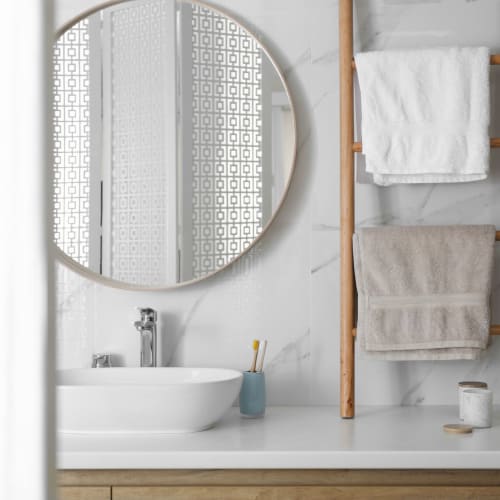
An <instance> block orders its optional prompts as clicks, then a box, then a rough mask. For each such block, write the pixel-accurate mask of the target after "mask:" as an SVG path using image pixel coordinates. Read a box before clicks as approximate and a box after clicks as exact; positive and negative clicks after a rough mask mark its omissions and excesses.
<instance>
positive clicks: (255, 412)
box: [240, 372, 266, 418]
mask: <svg viewBox="0 0 500 500" xmlns="http://www.w3.org/2000/svg"><path fill="white" fill-rule="evenodd" d="M265 412H266V377H265V376H264V372H243V383H242V384H241V391H240V413H241V415H242V416H243V417H246V418H259V417H263V416H264V413H265Z"/></svg>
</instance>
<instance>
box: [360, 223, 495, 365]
mask: <svg viewBox="0 0 500 500" xmlns="http://www.w3.org/2000/svg"><path fill="white" fill-rule="evenodd" d="M494 246H495V227H494V226H441V227H439V226H417V227H401V226H390V227H388V226H385V227H378V228H366V229H361V230H359V231H358V232H357V233H356V234H355V235H354V238H353V250H354V267H355V272H356V284H357V288H358V327H357V339H358V342H359V344H360V348H361V350H363V351H365V352H366V354H367V357H372V358H376V359H391V360H408V359H476V358H478V357H479V354H480V351H481V350H482V349H485V348H486V347H487V345H488V340H489V323H490V322H489V320H490V305H489V299H490V293H491V279H492V274H493V259H494Z"/></svg>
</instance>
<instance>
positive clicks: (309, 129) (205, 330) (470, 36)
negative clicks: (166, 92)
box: [58, 0, 500, 404]
mask: <svg viewBox="0 0 500 500" xmlns="http://www.w3.org/2000/svg"><path fill="white" fill-rule="evenodd" d="M90 1H91V0H88V1H84V0H79V1H78V2H75V0H59V6H60V8H59V19H60V20H62V19H64V18H67V17H69V16H70V15H71V11H72V12H73V13H75V12H77V10H78V8H79V7H80V6H83V5H88V4H89V2H90ZM214 4H215V5H217V6H220V7H223V8H227V9H228V10H229V11H230V12H231V13H232V14H234V15H235V16H237V17H238V18H240V20H242V21H243V22H244V24H245V25H247V26H248V27H250V28H251V29H253V30H254V31H255V32H257V33H258V34H259V36H260V37H261V39H262V41H263V42H264V43H265V44H266V45H267V46H268V47H269V49H270V50H271V52H272V53H273V55H274V56H275V57H276V59H277V61H278V63H279V64H280V66H281V67H282V68H283V69H284V71H285V74H286V77H287V80H288V82H289V84H290V87H291V90H292V97H293V100H294V102H295V106H296V110H297V116H298V128H299V140H298V143H299V151H298V161H297V169H296V172H295V177H294V181H293V183H292V187H291V191H290V193H289V196H288V199H287V201H286V203H285V205H284V207H283V209H282V212H281V213H280V215H279V216H278V218H277V220H276V221H275V223H274V224H273V226H272V228H271V229H270V231H269V233H268V234H266V235H265V237H264V238H263V240H262V242H261V244H259V245H258V247H257V248H255V249H254V250H253V251H252V252H251V254H250V255H248V256H246V257H245V258H243V259H241V260H240V261H238V263H237V264H236V265H234V266H232V267H231V268H230V269H229V270H227V271H226V272H223V273H220V274H218V275H217V276H215V277H214V278H212V279H209V280H206V281H205V282H202V283H199V284H196V285H190V286H186V287H183V288H179V289H175V290H171V291H166V292H155V293H144V292H140V293H139V292H127V291H119V290H115V289H111V288H106V287H103V286H100V285H96V284H94V283H92V282H90V281H87V280H85V279H82V278H80V277H78V276H76V275H73V274H71V273H70V272H69V271H61V273H60V274H64V275H65V277H64V281H65V285H64V287H63V289H62V290H63V293H60V294H59V298H58V301H59V331H58V345H59V353H58V357H59V366H61V367H62V366H84V365H88V363H89V359H90V355H91V353H92V352H97V351H110V352H113V353H118V354H119V355H121V361H122V362H123V363H124V364H127V365H136V364H137V363H138V358H139V343H138V338H137V334H136V332H135V330H134V328H133V327H132V321H133V320H134V319H136V315H137V314H136V311H135V310H134V308H135V306H145V305H147V306H151V307H154V308H156V309H158V310H159V311H160V318H161V335H162V338H163V344H164V347H163V351H164V357H163V359H164V362H166V361H168V362H170V363H172V364H175V365H191V366H194V365H199V366H226V367H232V368H238V369H246V368H247V367H248V366H249V364H250V357H251V352H250V351H251V347H250V346H251V341H252V339H253V338H267V339H268V340H269V347H268V362H267V370H266V372H267V379H268V389H269V402H270V403H271V404H333V403H337V402H338V379H339V349H338V343H339V340H338V334H339V333H338V332H339V328H338V324H339V319H338V310H339V300H338V298H339V283H338V281H339V262H338V257H339V252H338V239H339V231H338V224H339V207H338V204H339V200H338V189H339V187H338V170H339V160H338V156H339V152H338V135H339V130H338V129H339V123H338V71H337V66H338V43H337V39H338V31H337V22H338V18H337V2H336V1H333V0H314V1H309V2H305V1H302V0H266V1H264V0H259V1H249V0H219V1H217V2H214ZM451 13H453V14H452V15H451ZM356 17H357V20H358V26H359V27H360V28H359V29H357V30H356V33H357V35H356V45H357V47H358V48H360V49H362V50H367V49H370V48H390V47H394V48H395V47H403V46H404V47H418V46H423V45H450V44H454V43H460V44H473V45H478V44H486V45H488V46H490V47H491V48H492V50H493V51H495V49H496V51H498V52H500V50H499V49H500V30H498V19H499V18H500V1H498V0H497V1H491V0H476V1H465V0H460V1H459V0H421V1H418V0H385V1H382V0H357V1H356ZM492 75H493V76H492V82H493V84H494V88H493V103H492V106H493V114H494V115H495V108H498V104H497V102H498V99H499V97H500V94H499V91H498V85H499V82H500V70H499V69H495V70H493V72H492ZM496 115H497V116H496V117H495V119H494V124H493V127H492V135H496V136H500V123H499V122H500V116H499V113H498V112H497V113H496ZM492 156H493V157H492V175H491V177H490V179H489V180H488V181H486V182H482V183H476V184H469V185H461V186H458V185H453V186H450V185H448V186H413V187H393V188H378V187H375V186H373V185H368V184H359V185H358V186H357V201H358V204H357V207H358V212H357V221H358V224H361V225H369V224H379V223H395V224H419V223H422V222H424V221H425V222H426V223H440V224H447V223H465V222H468V223H493V224H496V225H497V227H500V196H499V193H500V161H499V153H498V152H494V153H493V155H492ZM499 257H500V245H499ZM497 260H499V261H500V259H497ZM499 289H500V272H499V271H497V273H496V279H495V291H496V295H497V296H496V299H495V301H494V305H495V318H494V319H495V320H496V322H497V323H499V322H500V293H499V292H500V290H499ZM499 358H500V339H493V344H492V347H491V348H490V350H489V352H488V354H487V356H486V357H485V359H484V360H483V361H480V362H442V363H430V362H429V363H427V362H419V363H404V362H398V363H388V362H376V361H363V360H358V364H357V373H356V381H357V382H356V383H357V402H358V404H400V403H403V404H422V403H423V404H439V403H450V404H452V403H455V399H456V390H455V389H456V383H457V382H458V381H459V380H462V379H471V378H472V379H475V378H478V379H482V380H486V381H487V382H489V384H490V385H491V386H493V388H494V389H495V391H496V393H497V395H496V396H497V399H499V400H500V367H499V361H498V360H499Z"/></svg>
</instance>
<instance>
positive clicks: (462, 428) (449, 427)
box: [443, 424, 472, 434]
mask: <svg viewBox="0 0 500 500" xmlns="http://www.w3.org/2000/svg"><path fill="white" fill-rule="evenodd" d="M443 431H445V432H450V433H451V434H470V433H471V432H472V426H471V425H466V424H445V425H443Z"/></svg>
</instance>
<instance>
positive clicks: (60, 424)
mask: <svg viewBox="0 0 500 500" xmlns="http://www.w3.org/2000/svg"><path fill="white" fill-rule="evenodd" d="M242 378H243V376H242V374H241V373H240V372H238V371H235V370H225V369H218V368H98V369H96V368H93V369H81V370H60V371H58V372H57V392H56V394H57V428H58V430H59V431H62V432H83V433H86V432H106V433H108V432H162V433H165V432H172V433H176V432H194V431H201V430H204V429H208V428H209V427H212V426H213V425H214V424H215V423H216V422H217V421H218V420H219V419H220V418H221V417H222V416H223V415H224V413H225V412H226V411H227V410H228V409H229V407H230V406H231V405H232V404H233V402H234V400H235V399H236V396H237V395H238V393H239V390H240V387H241V381H242Z"/></svg>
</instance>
